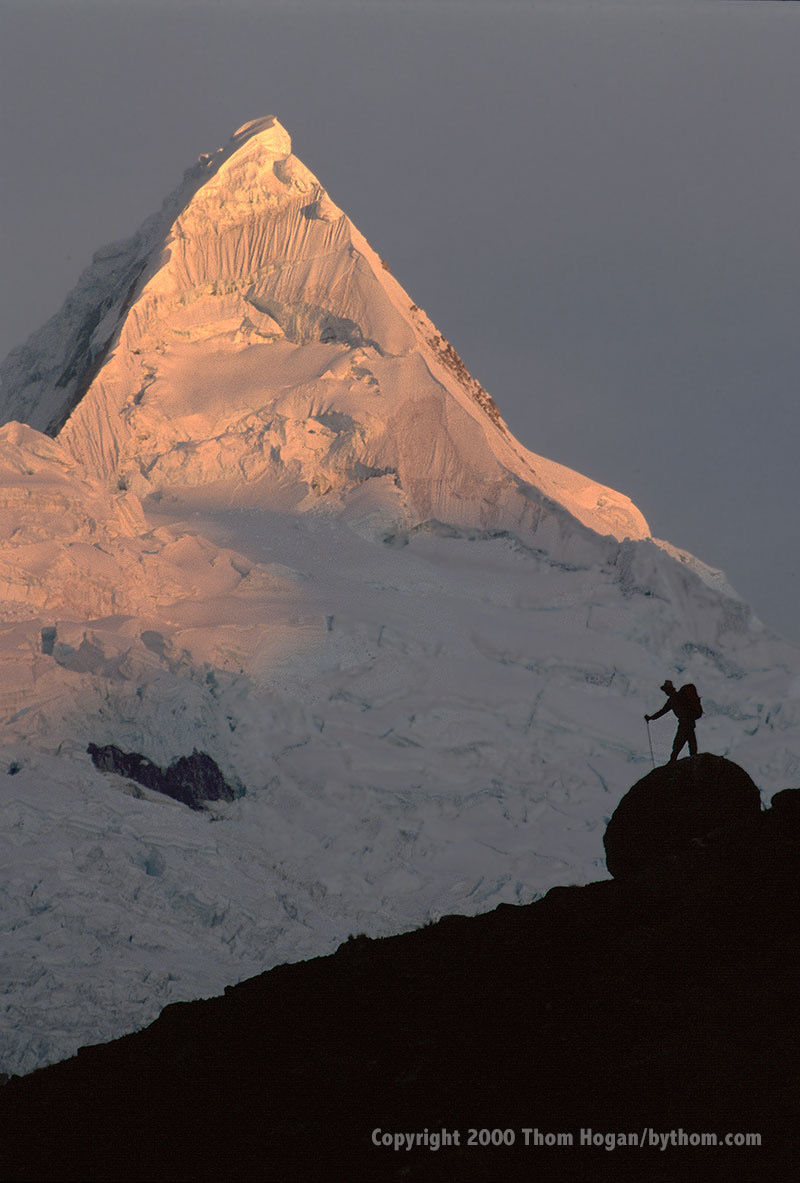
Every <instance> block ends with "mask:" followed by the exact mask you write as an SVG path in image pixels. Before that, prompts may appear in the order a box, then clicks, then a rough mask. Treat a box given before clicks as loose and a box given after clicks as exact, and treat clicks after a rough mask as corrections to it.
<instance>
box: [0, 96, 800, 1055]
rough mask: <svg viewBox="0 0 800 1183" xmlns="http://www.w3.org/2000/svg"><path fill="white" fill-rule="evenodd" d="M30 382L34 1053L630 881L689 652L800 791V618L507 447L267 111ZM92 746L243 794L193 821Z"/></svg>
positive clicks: (189, 185)
mask: <svg viewBox="0 0 800 1183" xmlns="http://www.w3.org/2000/svg"><path fill="white" fill-rule="evenodd" d="M0 374H1V376H2V388H0V421H1V422H2V423H3V424H4V426H2V427H1V428H0V524H1V525H2V529H0V588H2V596H0V675H1V676H0V719H2V739H1V740H0V746H1V750H0V777H2V783H3V786H4V789H5V791H4V792H3V793H2V795H0V812H1V813H2V830H1V831H0V832H1V834H2V837H0V842H2V859H1V860H0V865H1V866H2V868H3V870H2V887H3V900H4V904H3V914H2V926H3V932H4V936H5V940H4V942H3V950H4V952H3V954H2V957H3V961H4V964H3V968H4V970H5V973H4V981H5V982H6V983H7V985H6V986H5V988H4V994H3V1003H2V1005H3V1035H2V1048H3V1053H2V1063H0V1069H1V1070H4V1071H6V1072H22V1071H28V1070H30V1069H32V1068H33V1067H36V1066H38V1065H40V1064H44V1063H47V1062H51V1061H53V1060H57V1059H60V1058H63V1057H64V1056H67V1055H69V1054H71V1053H72V1052H74V1051H75V1050H76V1048H77V1047H79V1046H80V1045H82V1044H86V1043H93V1042H99V1041H101V1040H107V1039H110V1038H112V1037H114V1036H116V1035H119V1034H121V1033H123V1032H125V1031H128V1030H131V1029H134V1028H136V1027H139V1026H142V1025H144V1024H145V1023H147V1022H149V1021H151V1020H152V1019H153V1018H154V1017H155V1016H156V1015H157V1013H158V1012H159V1010H160V1009H161V1007H163V1006H164V1005H165V1004H166V1003H167V1002H170V1001H176V1000H180V999H188V998H194V997H198V996H202V995H205V994H212V993H217V992H219V991H220V990H221V989H222V988H223V987H224V986H225V985H227V984H230V983H232V982H235V981H238V980H240V979H242V978H244V977H248V976H250V975H252V974H254V973H257V972H259V971H261V970H263V969H266V968H269V967H270V966H273V965H276V964H279V963H280V962H282V961H286V960H294V959H299V958H303V957H308V956H313V955H316V954H320V953H326V952H330V951H331V950H332V949H334V948H335V947H336V945H337V944H339V943H340V942H341V941H342V940H345V939H346V938H347V937H348V935H350V934H352V933H360V932H364V933H367V934H368V935H371V936H374V935H385V934H389V933H393V932H398V931H400V930H403V929H407V928H411V927H414V926H417V925H420V924H422V923H425V922H426V921H428V920H430V919H434V918H437V917H439V916H441V915H444V914H447V913H452V912H463V913H476V912H479V911H483V910H487V909H489V908H492V907H494V906H496V905H497V904H498V903H500V902H509V903H514V902H528V901H530V900H531V899H534V898H536V897H537V896H538V895H541V894H542V893H543V892H545V891H546V890H548V889H549V888H550V887H551V886H553V885H556V884H565V883H583V882H588V881H590V880H593V879H597V878H602V877H603V876H604V875H605V874H606V872H605V865H604V861H603V847H602V834H603V830H604V827H605V824H606V822H607V820H608V818H609V817H610V815H611V813H612V812H613V810H614V808H615V807H616V805H617V803H618V801H619V799H620V798H621V796H622V795H623V794H624V793H625V792H626V791H627V789H628V788H629V787H630V785H631V784H632V783H633V782H634V781H635V780H637V779H639V777H640V776H641V775H642V773H643V772H644V771H646V770H647V769H648V768H649V767H650V752H649V748H648V742H647V740H648V737H647V730H646V726H645V723H644V719H643V716H644V713H645V712H646V711H650V712H651V711H652V710H654V709H655V708H656V707H657V706H660V705H661V702H662V696H661V694H660V692H659V690H658V687H659V686H660V685H661V683H662V682H663V680H664V678H665V677H672V678H673V680H675V681H676V682H678V683H679V682H681V681H693V682H695V683H696V684H697V686H698V687H699V689H700V693H701V695H702V698H703V706H704V716H703V718H702V720H701V721H700V723H699V725H698V738H699V742H700V748H701V750H709V751H713V752H716V753H717V754H719V755H724V756H726V757H728V758H729V759H732V760H734V761H735V762H737V763H739V764H741V765H742V766H743V767H745V768H746V769H747V770H748V771H749V772H750V774H751V775H752V776H753V778H754V779H755V780H756V782H757V783H758V784H759V787H760V788H761V791H762V794H763V796H764V799H765V800H768V799H769V798H770V797H771V795H772V794H773V793H774V792H775V791H777V790H778V789H780V788H784V787H786V786H787V785H790V784H792V783H796V782H797V779H798V775H799V774H800V746H799V740H800V713H799V704H800V652H799V651H798V650H797V648H795V647H794V646H792V645H790V644H789V643H787V642H785V641H783V640H781V639H780V638H779V637H776V636H774V635H773V634H772V633H770V632H769V631H768V630H767V629H765V628H764V627H763V626H762V625H761V624H760V623H759V621H758V620H757V619H756V618H755V617H754V615H753V613H752V611H751V609H750V608H749V607H748V606H747V605H746V604H744V603H742V602H741V600H740V598H739V597H738V596H737V595H736V594H735V592H734V591H733V590H732V589H731V588H730V587H728V585H727V584H726V582H725V579H724V576H723V575H722V573H720V572H716V571H713V570H711V569H709V568H708V567H706V566H705V565H704V564H703V563H702V562H701V561H700V560H698V559H695V558H694V557H693V556H691V555H688V554H686V553H685V552H682V551H680V550H677V549H676V548H674V547H671V546H670V545H669V544H668V543H666V542H663V541H660V540H657V539H653V538H652V537H651V536H650V531H649V527H648V526H647V523H646V521H645V519H644V518H643V516H642V515H641V513H640V512H639V511H638V509H636V507H635V506H634V505H633V504H632V503H631V502H630V500H629V499H628V498H627V497H625V496H624V494H621V493H617V492H616V491H614V490H612V489H609V488H606V487H605V486H602V485H598V484H597V483H596V482H593V481H591V480H590V479H588V478H586V477H584V476H581V475H580V474H578V473H574V472H572V471H571V470H569V469H567V468H565V467H564V466H562V465H559V464H557V463H556V462H554V461H550V460H547V459H545V458H544V457H541V456H538V455H536V454H534V453H532V452H530V451H528V450H527V449H525V448H524V447H523V446H522V445H521V444H520V443H519V442H518V441H517V440H515V439H514V438H513V436H512V435H511V434H510V432H509V431H508V429H507V427H506V426H505V424H504V422H503V420H502V417H501V415H500V412H499V410H498V408H497V407H496V406H495V404H494V402H493V401H492V399H491V398H490V396H489V395H488V394H487V393H486V391H485V390H484V389H483V387H482V386H480V384H479V383H477V382H476V381H475V380H474V379H473V378H472V377H471V376H470V375H469V374H468V373H467V371H466V369H465V367H464V366H463V363H462V362H461V361H460V359H459V357H458V355H457V354H456V352H455V350H454V349H453V348H452V346H451V345H450V344H449V343H448V342H447V341H446V340H445V339H444V338H443V337H442V335H441V334H440V333H439V332H438V331H437V330H436V328H435V326H434V325H433V323H432V322H431V320H430V319H429V318H428V316H427V315H426V313H424V312H423V311H422V310H421V309H419V308H418V307H417V306H416V305H415V304H414V303H413V302H412V300H411V299H410V298H409V296H408V295H407V294H406V293H405V292H404V290H403V289H402V288H401V287H400V285H399V284H398V283H397V282H396V281H395V280H394V278H393V277H392V276H391V274H390V272H389V271H388V269H387V268H386V266H385V264H383V262H382V261H381V259H380V257H379V256H378V255H377V254H376V253H375V252H374V251H373V250H372V248H371V247H370V246H369V245H368V244H367V243H366V241H365V240H364V239H363V237H362V236H361V235H360V234H359V232H358V231H357V230H356V228H355V227H354V226H353V224H352V223H351V222H350V221H349V219H348V218H347V217H346V215H345V214H344V213H343V212H342V211H341V210H340V209H339V207H338V206H336V205H335V204H334V202H333V201H332V199H331V198H330V197H329V196H328V194H327V193H326V192H325V190H324V189H323V188H322V186H321V185H320V183H319V182H318V181H317V179H316V178H315V177H314V176H313V174H311V173H310V172H309V170H308V169H307V168H306V167H305V165H303V164H302V163H301V162H300V161H299V160H298V159H297V158H296V157H295V156H294V155H293V153H292V150H291V141H290V138H289V136H288V133H287V132H286V131H285V129H284V128H282V127H281V125H280V124H279V123H278V122H277V120H275V119H273V118H272V117H267V118H265V119H261V120H256V121H253V122H252V123H249V124H245V125H244V127H242V128H240V129H239V130H238V132H236V133H235V134H234V136H233V137H232V139H231V141H230V142H229V144H228V145H226V146H225V147H224V148H222V149H220V150H219V151H218V152H216V153H213V154H209V155H205V156H203V157H201V158H200V159H199V161H198V162H197V164H196V165H194V166H193V167H192V168H190V169H189V170H187V172H186V173H185V175H184V178H183V180H182V182H181V184H180V185H179V186H178V188H177V189H176V191H175V192H174V193H173V194H172V195H170V196H169V197H168V198H167V200H166V202H165V203H164V206H163V208H162V210H161V211H160V212H159V213H158V214H156V215H154V217H153V218H151V219H149V220H148V222H147V223H145V225H144V226H143V227H142V229H141V230H140V231H139V232H138V233H137V234H136V235H134V236H133V238H131V239H130V240H128V241H127V242H124V243H120V244H116V245H115V246H112V247H107V248H104V249H103V250H102V251H100V252H98V254H97V255H96V256H95V259H94V261H93V262H92V264H91V266H90V267H89V268H88V269H87V271H86V272H85V273H84V275H83V276H82V277H81V279H80V281H79V283H78V286H77V288H76V290H75V291H74V292H73V293H72V294H71V296H70V297H69V298H68V300H67V302H66V304H65V306H64V308H63V309H62V311H61V312H60V313H59V314H58V315H57V316H56V317H54V318H53V319H52V320H51V321H50V322H48V324H47V325H45V326H44V328H43V329H41V330H40V331H39V332H38V333H37V334H34V336H33V337H32V338H31V339H30V340H29V341H28V342H26V343H25V345H23V346H22V347H21V348H19V349H17V350H15V351H14V352H13V353H12V354H11V355H10V357H9V358H8V359H7V361H6V363H5V364H4V366H3V368H2V371H0ZM531 384H532V386H533V385H535V381H534V380H533V379H532V380H531ZM532 397H533V395H532ZM536 397H546V396H545V395H536ZM652 735H653V740H654V744H655V746H656V758H657V759H658V760H659V761H663V760H665V759H666V758H667V755H668V753H669V748H670V745H671V739H672V730H671V728H670V726H669V723H668V721H664V722H663V723H662V724H660V725H654V726H653V728H652ZM90 743H94V744H97V745H104V744H115V745H117V746H119V747H121V748H123V749H125V750H130V751H136V752H139V753H140V754H142V755H144V756H146V757H147V758H148V759H151V760H153V761H154V762H155V763H157V764H160V765H163V766H166V765H168V764H169V763H171V762H172V761H173V760H175V759H176V758H177V757H178V756H181V755H186V754H190V753H191V752H192V751H194V750H197V751H205V752H207V753H209V755H211V756H212V757H213V759H214V760H216V762H217V763H218V765H219V767H220V768H221V770H222V772H223V774H224V775H225V776H226V777H227V778H229V779H230V780H231V783H233V782H236V783H239V784H241V785H242V786H244V789H245V791H244V793H243V795H241V796H239V797H238V798H237V799H236V800H234V801H232V802H215V803H213V805H212V806H211V807H209V808H208V809H207V810H205V811H203V812H195V811H192V810H190V809H189V808H187V807H185V806H182V805H180V804H179V803H177V802H175V801H172V800H169V799H166V798H164V797H161V796H159V795H158V794H156V793H154V792H151V791H149V790H147V789H144V788H142V787H141V786H139V785H136V784H134V783H133V782H132V781H128V780H126V779H125V778H123V777H119V776H114V775H111V774H108V773H102V772H100V771H98V770H97V769H96V768H95V767H94V766H93V764H92V762H91V759H90V757H89V755H88V754H87V747H88V745H89V744H90Z"/></svg>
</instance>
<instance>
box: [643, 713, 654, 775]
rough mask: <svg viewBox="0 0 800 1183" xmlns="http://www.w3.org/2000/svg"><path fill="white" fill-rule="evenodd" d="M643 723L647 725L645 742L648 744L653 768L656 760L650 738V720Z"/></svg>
mask: <svg viewBox="0 0 800 1183" xmlns="http://www.w3.org/2000/svg"><path fill="white" fill-rule="evenodd" d="M645 722H646V723H647V742H648V743H649V744H650V759H651V760H652V761H653V767H654V768H655V766H656V758H655V756H654V755H653V741H652V739H651V738H650V720H649V719H646V720H645Z"/></svg>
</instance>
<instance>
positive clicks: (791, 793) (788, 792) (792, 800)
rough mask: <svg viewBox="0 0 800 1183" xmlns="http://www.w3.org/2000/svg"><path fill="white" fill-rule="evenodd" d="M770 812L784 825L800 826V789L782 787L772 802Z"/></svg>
mask: <svg viewBox="0 0 800 1183" xmlns="http://www.w3.org/2000/svg"><path fill="white" fill-rule="evenodd" d="M770 813H771V815H772V817H773V818H774V820H775V821H777V822H780V823H781V824H782V825H786V826H792V827H793V828H796V827H797V826H800V789H781V791H780V792H779V793H776V794H775V796H774V797H773V798H772V801H771V802H770Z"/></svg>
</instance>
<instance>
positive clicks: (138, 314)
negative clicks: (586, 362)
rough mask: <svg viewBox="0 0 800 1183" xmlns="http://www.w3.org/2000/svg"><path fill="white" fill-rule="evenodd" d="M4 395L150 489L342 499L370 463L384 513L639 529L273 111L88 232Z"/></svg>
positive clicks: (483, 522) (342, 503)
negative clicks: (105, 235)
mask: <svg viewBox="0 0 800 1183" xmlns="http://www.w3.org/2000/svg"><path fill="white" fill-rule="evenodd" d="M0 413H2V414H3V415H4V416H5V418H12V417H13V418H18V419H24V420H25V421H26V422H28V423H30V424H31V425H33V426H34V427H37V428H39V429H40V430H47V431H48V432H49V433H50V434H58V435H59V438H60V439H61V441H62V443H63V444H64V445H65V447H66V448H67V449H69V451H70V452H71V453H72V454H73V455H74V456H75V457H76V459H78V460H79V461H80V462H81V463H82V464H83V465H84V467H85V469H86V471H87V472H88V473H89V474H93V475H94V476H96V477H98V478H100V479H101V480H103V481H104V482H105V483H106V484H107V485H108V486H109V487H110V488H112V489H118V488H122V489H131V490H135V491H136V492H137V493H138V494H139V495H140V496H141V497H142V498H147V497H149V496H156V497H159V498H162V497H163V496H164V495H165V494H169V495H172V496H175V495H177V493H178V492H180V491H186V490H187V489H192V490H195V491H197V490H200V489H205V490H206V491H207V492H211V493H213V496H215V497H216V496H223V497H224V498H225V499H227V500H228V501H231V499H234V500H237V501H240V502H241V501H243V500H244V501H247V502H249V503H260V504H262V505H269V506H272V507H273V508H275V507H277V506H286V505H292V506H294V507H296V508H299V509H301V510H304V511H305V510H308V509H315V510H323V511H331V510H333V511H340V510H343V509H346V508H347V506H346V503H348V502H349V501H350V500H351V499H352V498H353V497H354V496H355V495H356V491H357V490H358V489H359V488H360V487H361V486H362V485H364V484H365V483H368V482H371V485H370V488H369V491H368V496H367V498H366V500H367V501H368V502H369V503H370V505H371V507H372V508H371V511H370V514H369V515H368V516H369V517H370V519H371V520H373V521H375V522H380V529H381V530H385V529H386V528H388V527H390V526H391V527H393V528H394V529H397V528H400V529H407V528H411V527H414V526H416V525H418V524H420V523H423V522H425V521H428V520H431V519H435V520H438V521H442V522H447V523H449V524H451V525H454V526H456V527H458V528H462V527H466V528H469V529H479V530H498V529H509V530H513V531H515V532H518V533H521V534H524V535H525V536H526V538H532V537H533V535H537V545H540V546H545V547H548V546H550V545H551V543H552V542H553V540H554V539H556V540H563V538H564V536H565V534H570V533H575V531H577V534H578V535H580V534H581V533H582V531H583V529H584V528H587V527H588V529H589V530H591V531H594V532H596V533H599V534H601V535H612V536H614V537H615V538H617V539H620V540H621V539H623V538H625V537H632V538H644V537H647V536H648V535H649V529H648V527H647V523H646V522H645V520H644V518H643V517H642V515H641V514H640V513H639V512H638V510H637V509H636V508H635V507H634V506H633V505H632V504H631V502H630V501H629V500H628V498H627V497H624V496H623V495H621V494H619V493H616V492H614V491H613V490H611V489H608V488H606V487H604V486H601V485H598V484H597V483H595V482H593V481H591V480H589V479H588V478H586V477H582V476H580V474H578V473H574V472H572V471H571V470H569V469H567V468H565V467H564V466H562V465H558V464H556V463H553V462H551V461H548V460H545V459H544V458H543V457H540V456H536V455H534V454H533V453H530V452H528V451H527V450H526V449H524V448H523V447H522V446H521V445H520V444H519V443H518V442H517V441H515V440H514V439H513V437H512V436H511V435H510V433H509V432H508V429H507V428H506V426H505V424H504V423H503V421H502V418H501V416H500V413H499V411H498V409H497V407H496V406H495V404H494V402H493V401H492V399H491V398H490V396H489V395H488V394H487V393H486V391H485V390H484V389H483V388H482V386H481V385H480V384H479V383H478V382H477V381H476V380H475V379H474V378H472V377H471V375H470V374H469V373H468V372H467V370H466V368H465V366H464V364H463V362H462V361H461V359H460V358H459V357H458V354H457V353H456V352H455V350H454V349H453V348H452V346H451V345H450V344H449V343H448V342H447V341H446V340H445V339H444V338H443V337H442V335H441V334H440V333H438V332H437V331H436V329H435V326H434V325H433V324H432V323H431V321H430V320H429V319H428V317H427V316H426V315H425V313H424V312H422V310H421V309H419V308H418V307H417V305H416V304H414V303H413V301H412V300H411V299H410V298H409V296H408V294H407V293H406V292H405V291H404V290H403V288H402V287H401V286H400V285H399V284H398V283H397V282H396V280H395V279H394V278H393V277H392V276H391V274H390V273H389V271H388V269H387V267H386V265H385V264H384V263H383V261H382V260H381V259H380V257H379V256H378V255H377V254H376V253H375V252H374V251H373V250H372V248H371V247H370V246H369V244H368V243H367V242H366V241H365V240H364V238H363V237H362V236H361V235H360V234H359V232H358V231H357V230H356V228H355V227H354V226H353V224H352V223H351V222H350V220H349V219H348V218H347V217H346V216H345V215H344V214H343V213H342V211H341V210H340V209H339V208H338V206H337V205H336V204H335V203H334V202H333V201H332V200H331V198H330V197H329V195H328V194H327V193H326V191H325V189H324V188H323V187H322V185H321V184H320V183H319V181H318V180H317V179H316V177H315V176H314V175H313V174H312V173H311V172H310V171H309V170H308V169H307V168H306V166H305V165H304V164H302V162H301V161H299V160H298V159H297V157H295V156H294V155H292V152H291V140H290V137H289V135H288V134H287V132H286V131H285V129H284V128H283V127H282V126H281V125H280V123H278V121H277V120H275V119H274V118H273V117H267V118H265V119H260V120H254V121H252V122H250V123H247V124H244V125H243V126H242V127H241V128H239V130H238V131H237V132H235V133H234V135H233V136H232V137H231V140H230V141H229V142H228V144H227V145H226V146H225V147H224V148H221V149H219V150H218V151H217V152H216V153H213V154H211V155H208V156H202V157H200V159H199V161H198V163H197V164H196V165H195V166H193V167H192V168H191V169H189V170H188V171H187V173H186V174H185V177H184V180H183V182H182V184H181V185H180V186H179V187H178V189H176V190H175V192H174V193H173V194H172V195H171V196H170V197H169V198H168V199H167V200H166V202H165V203H164V206H163V208H162V210H161V211H160V212H159V213H158V214H156V215H154V217H153V218H151V219H149V220H148V222H146V223H145V225H144V226H143V227H142V228H141V230H140V231H139V232H138V233H137V234H136V235H134V237H133V238H132V239H130V240H128V241H127V242H125V243H121V244H117V245H116V246H115V247H111V248H106V249H105V250H104V251H102V252H98V254H97V255H96V256H95V259H94V262H93V265H92V267H90V268H89V269H88V271H87V272H86V273H85V274H84V276H83V277H82V279H81V281H80V283H79V284H78V287H77V288H76V290H75V292H73V294H72V295H71V297H70V299H69V300H68V301H67V304H66V305H65V306H64V309H63V310H62V312H61V313H60V314H59V316H57V317H55V318H53V320H52V321H51V322H49V324H48V325H46V326H45V328H44V329H43V330H42V331H41V332H40V333H39V334H38V336H36V337H35V338H32V339H31V341H29V342H28V343H27V345H26V346H24V347H23V348H22V349H21V350H17V351H15V353H14V354H12V355H11V357H10V358H9V359H8V361H7V363H6V365H5V367H4V370H3V390H2V412H0ZM358 500H359V501H360V502H363V501H364V500H365V498H364V496H363V494H362V493H359V494H358Z"/></svg>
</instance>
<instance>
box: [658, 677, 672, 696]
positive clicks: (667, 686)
mask: <svg viewBox="0 0 800 1183" xmlns="http://www.w3.org/2000/svg"><path fill="white" fill-rule="evenodd" d="M661 689H662V690H663V691H664V693H665V694H669V692H670V690H674V689H675V687H674V686H673V685H672V682H670V680H669V678H667V680H666V682H665V683H664V685H663V686H662V687H661Z"/></svg>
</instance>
